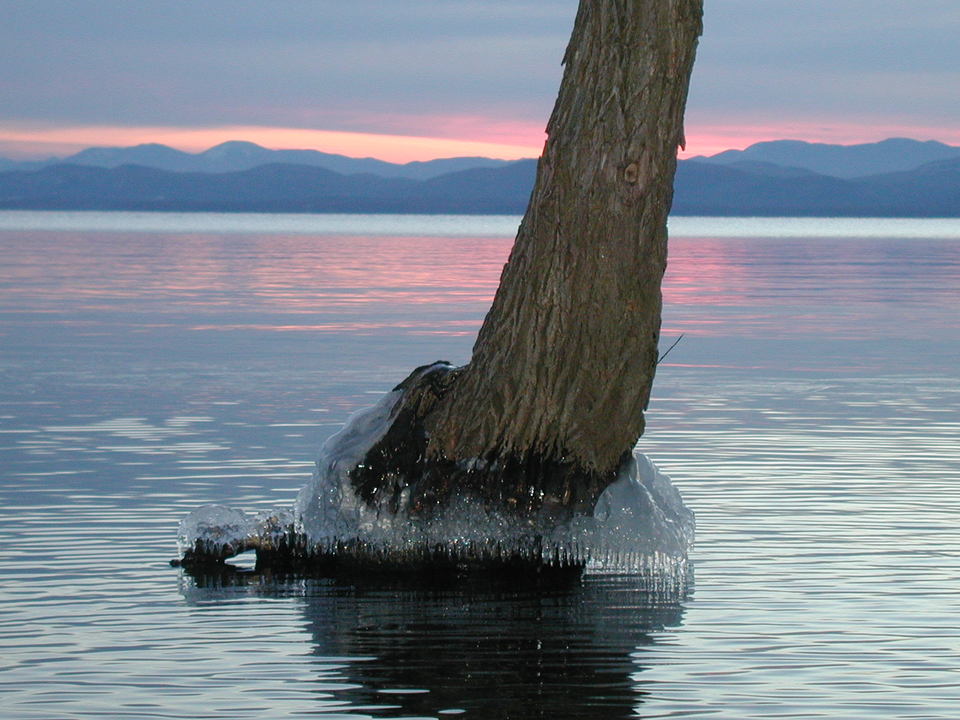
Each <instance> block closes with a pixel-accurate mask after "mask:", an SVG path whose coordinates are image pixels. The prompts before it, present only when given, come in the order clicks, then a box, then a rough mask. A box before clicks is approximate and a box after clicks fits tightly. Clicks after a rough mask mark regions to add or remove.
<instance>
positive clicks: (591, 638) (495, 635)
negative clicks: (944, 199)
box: [0, 212, 960, 720]
mask: <svg viewBox="0 0 960 720" xmlns="http://www.w3.org/2000/svg"><path fill="white" fill-rule="evenodd" d="M517 220H518V219H517V218H497V217H493V218H489V217H487V218H485V217H410V216H407V217H398V216H366V217H364V216H239V215H228V216H225V215H204V214H197V215H163V214H128V213H17V212H4V213H0V258H2V262H0V379H2V382H0V559H2V565H0V670H2V672H0V707H2V708H3V710H2V715H3V717H5V718H11V719H14V718H16V719H19V718H44V719H49V718H213V717H232V718H302V717H315V716H319V717H328V718H443V717H466V718H538V717H544V718H547V717H549V718H591V717H597V718H600V717H603V718H635V717H644V718H664V717H670V718H680V717H713V718H723V719H727V718H729V719H730V720H743V719H746V718H850V719H851V720H854V719H857V720H860V719H862V718H868V717H877V718H885V719H887V718H903V719H907V718H911V719H920V718H923V719H934V718H943V719H946V718H951V719H952V718H956V717H957V707H958V706H960V630H958V624H960V623H958V617H960V382H958V381H960V222H958V221H955V220H939V221H938V220H920V221H915V220H842V221H839V220H817V219H802V220H801V219H762V220H758V219H746V220H737V219H710V218H675V219H673V220H671V236H672V237H671V250H670V267H669V270H668V273H667V277H666V279H665V286H664V295H665V314H664V330H663V338H664V343H669V342H672V341H673V340H674V339H675V338H676V337H678V336H679V335H681V334H683V336H684V337H683V340H682V341H681V342H680V343H679V345H677V347H676V348H675V349H674V350H673V351H672V352H671V354H670V355H669V357H668V358H667V359H666V361H665V362H664V363H663V364H662V365H661V366H660V368H659V372H658V376H657V381H656V385H655V387H654V392H653V401H652V404H651V408H650V412H649V416H648V431H647V434H646V435H645V436H644V437H643V438H642V439H641V447H642V449H643V450H644V452H646V453H647V454H648V455H650V456H651V457H652V458H653V459H654V460H655V462H657V464H658V465H659V466H660V467H661V468H662V469H663V470H664V471H666V472H667V473H668V474H669V475H670V476H671V477H672V478H673V480H674V483H675V484H676V485H677V486H678V487H679V488H680V490H681V492H682V493H683V495H684V497H685V499H686V501H687V504H688V505H689V506H690V507H691V508H692V509H693V510H695V511H696V513H697V525H698V539H697V545H696V547H695V549H694V551H693V553H692V560H693V564H694V569H695V582H694V584H693V586H692V587H691V588H690V590H689V592H688V593H687V594H686V595H685V596H684V597H674V596H670V597H664V596H658V595H655V594H650V593H647V592H644V590H643V588H642V587H639V586H638V584H637V583H636V582H634V581H632V580H631V579H630V578H610V577H586V578H584V580H583V581H582V582H581V583H579V584H575V585H569V586H559V587H548V588H527V587H518V586H511V585H508V584H503V583H500V584H496V583H494V584H491V583H478V582H465V583H461V584H458V585H451V586H440V587H422V586H417V585H415V584H411V583H398V582H387V581H379V580H378V579H377V578H369V579H368V580H365V581H363V582H353V583H349V582H343V581H339V582H335V581H330V580H316V579H312V580H311V579H302V578H301V579H298V578H274V577H263V576H251V575H240V576H236V577H230V576H224V577H200V578H193V577H190V576H188V575H186V574H184V573H182V572H181V571H180V570H178V569H174V568H171V567H169V565H168V560H169V559H170V558H171V557H173V556H174V555H175V552H176V549H175V540H176V527H177V523H178V522H179V520H180V519H181V518H182V517H183V516H184V515H185V514H186V513H187V512H189V511H190V510H192V509H193V508H195V507H197V506H199V505H202V504H204V503H209V502H216V503H224V504H228V505H231V506H235V507H240V508H243V509H246V510H257V509H262V508H267V507H273V506H276V505H288V504H290V503H292V501H293V499H294V497H295V495H296V492H297V491H298V490H299V488H300V487H301V486H302V485H303V484H304V483H305V482H306V480H307V479H308V477H309V474H310V470H311V465H312V462H313V459H314V457H315V455H316V452H317V449H318V448H319V446H320V444H321V442H322V441H323V439H324V438H325V437H327V436H328V435H329V434H331V433H332V432H334V431H335V430H336V429H337V428H338V427H340V425H341V424H342V423H343V421H344V420H345V419H346V418H347V417H348V415H349V414H350V413H351V412H353V411H354V410H356V409H358V408H361V407H364V406H366V405H370V404H372V403H373V402H374V401H375V400H376V398H377V397H379V396H380V395H381V394H382V393H383V392H384V391H386V390H388V389H389V388H390V387H392V386H393V385H394V384H395V383H396V382H398V381H399V380H400V379H402V378H403V377H404V376H405V375H406V374H407V373H408V372H409V370H410V369H412V368H413V367H415V366H417V365H421V364H423V363H425V362H429V361H432V360H436V359H445V360H449V361H451V362H455V363H460V362H464V361H465V360H466V359H467V358H468V356H469V352H470V348H471V345H472V342H473V338H474V335H475V333H476V331H477V329H478V328H479V325H480V322H481V320H482V318H483V315H484V313H485V312H486V309H487V307H488V305H489V302H490V299H491V297H492V295H493V292H494V290H495V288H496V284H497V281H498V278H499V273H500V269H501V267H502V264H503V262H504V261H505V259H506V256H507V254H508V252H509V248H510V244H511V242H512V235H513V233H514V231H515V229H516V224H517Z"/></svg>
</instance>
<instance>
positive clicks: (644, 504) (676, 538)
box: [179, 391, 694, 584]
mask: <svg viewBox="0 0 960 720" xmlns="http://www.w3.org/2000/svg"><path fill="white" fill-rule="evenodd" d="M401 398H402V392H401V391H394V392H391V393H388V394H387V395H385V396H384V397H383V398H382V399H381V400H380V402H378V403H377V404H376V405H374V406H373V407H370V408H367V409H365V410H362V411H360V412H358V413H356V414H354V415H353V416H352V417H351V418H350V420H349V421H348V422H347V423H346V425H345V426H344V427H343V429H342V430H340V432H338V433H337V434H335V435H334V436H332V437H331V438H329V439H328V440H327V442H326V443H324V445H323V447H322V448H321V450H320V454H319V458H318V460H317V463H316V468H315V470H314V474H313V478H312V479H311V481H310V482H309V483H308V484H307V485H306V486H305V487H304V488H303V489H302V490H301V491H300V493H299V495H298V497H297V500H296V503H295V505H294V507H293V508H292V511H289V510H275V511H272V512H265V513H261V514H260V515H257V516H253V515H248V514H247V513H244V512H243V511H242V510H237V509H234V508H226V507H221V506H216V505H207V506H204V507H201V508H199V509H197V510H195V511H194V512H192V513H191V514H190V515H189V516H187V517H186V518H185V519H184V520H183V521H182V522H181V524H180V533H179V547H180V554H181V557H182V558H184V559H190V557H191V555H192V556H193V557H198V558H203V557H205V558H212V559H215V560H216V559H223V558H226V557H230V556H231V555H234V554H237V553H240V552H243V551H244V550H247V549H250V548H255V549H257V550H258V551H264V550H266V551H269V550H276V549H280V550H281V551H282V552H289V551H294V552H296V553H300V554H302V557H303V559H305V560H307V561H309V559H310V558H311V557H320V556H326V557H331V556H337V555H341V556H343V555H349V556H352V557H358V558H360V559H362V560H368V561H374V562H386V563H393V562H395V563H399V564H403V563H404V562H408V561H422V560H424V559H429V558H442V559H444V560H452V561H454V562H457V561H459V560H463V561H464V562H467V561H474V562H476V561H479V562H483V561H485V560H490V561H495V562H496V561H504V560H507V561H509V560H514V559H521V560H524V559H525V560H529V561H533V562H535V563H543V564H546V565H555V566H582V567H584V568H585V569H586V570H587V571H588V572H591V573H617V574H641V575H645V576H649V577H651V578H659V579H663V580H665V581H666V582H668V583H671V584H678V583H684V582H685V581H686V574H687V552H688V550H689V548H690V547H691V546H692V543H693V539H694V517H693V513H692V512H691V511H690V510H689V509H688V508H687V507H686V506H685V505H684V503H683V500H682V498H681V497H680V493H679V492H678V491H677V489H676V488H675V487H674V486H673V485H672V484H671V482H670V480H669V478H667V476H666V475H664V474H663V473H661V472H660V471H659V470H658V469H657V467H656V466H655V465H654V464H653V462H652V461H651V460H650V459H649V458H647V457H646V456H645V455H643V454H642V453H640V452H637V451H634V453H633V455H632V456H631V457H630V458H629V459H628V460H627V461H626V462H625V463H624V465H623V467H622V468H621V471H620V474H619V477H618V478H617V480H616V481H615V482H613V483H612V484H611V485H610V486H608V487H607V488H606V490H604V492H603V493H602V494H601V495H600V497H599V498H598V500H597V502H596V505H595V507H594V509H593V512H592V513H591V514H590V515H580V516H574V517H573V518H572V519H571V520H569V521H564V522H559V521H557V520H556V519H550V518H548V517H545V516H541V515H537V516H533V517H520V516H518V515H516V514H513V513H501V512H496V511H492V510H490V509H489V507H487V506H486V505H485V504H484V503H483V502H482V501H480V500H477V499H475V498H472V497H469V496H462V497H457V498H454V500H453V501H452V502H451V503H450V504H449V505H448V506H446V507H445V508H444V509H443V510H442V511H441V512H438V513H436V514H434V515H432V516H430V517H424V518H411V517H408V516H407V515H405V514H404V513H393V512H389V511H386V510H380V509H379V508H376V507H371V506H370V505H368V504H367V503H365V502H364V501H363V500H362V499H361V498H359V497H358V496H357V494H356V493H355V492H354V489H353V484H352V482H351V479H350V472H351V471H352V470H353V469H354V468H355V467H356V466H357V465H358V463H360V462H362V460H363V458H364V457H365V456H366V454H367V451H368V450H369V449H370V448H371V447H372V446H374V445H375V444H376V443H377V442H378V441H379V440H381V439H382V438H383V437H384V435H385V434H386V432H387V431H388V429H389V428H390V425H391V423H392V422H393V420H394V417H395V411H396V410H397V408H398V407H399V406H400V404H401V403H400V400H401ZM402 505H403V503H401V506H402Z"/></svg>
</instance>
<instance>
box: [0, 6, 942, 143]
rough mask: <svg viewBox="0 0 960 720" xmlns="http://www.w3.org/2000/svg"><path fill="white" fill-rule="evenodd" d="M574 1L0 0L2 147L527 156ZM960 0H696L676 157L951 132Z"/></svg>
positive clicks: (545, 109) (556, 76) (554, 80)
mask: <svg viewBox="0 0 960 720" xmlns="http://www.w3.org/2000/svg"><path fill="white" fill-rule="evenodd" d="M576 7H577V2H576V0H485V1H483V2H481V1H480V0H350V1H349V2H343V0H269V1H267V2H265V1H264V0H258V1H256V2H254V1H251V0H202V1H197V0H190V1H185V0H165V1H164V2H146V1H143V0H29V1H28V2H26V1H23V0H0V13H2V15H0V16H2V17H3V18H4V21H3V23H2V25H0V68H3V72H2V73H0V155H3V156H7V157H27V156H47V155H53V154H66V153H70V152H74V151H76V150H79V149H81V148H82V147H87V146H90V145H132V144H137V143H140V142H151V141H152V142H163V143H166V144H169V145H172V146H174V147H178V148H181V149H184V150H190V151H197V150H202V149H205V148H207V147H210V146H211V145H214V144H217V143H219V142H222V141H225V140H230V139H237V140H250V141H253V142H258V143H260V144H262V145H265V146H267V147H273V148H281V147H301V148H305V147H312V148H315V149H318V150H324V151H327V152H339V153H343V154H347V155H354V156H375V157H380V158H382V159H387V160H393V161H406V160H414V159H421V160H422V159H429V158H432V157H443V156H453V155H488V156H494V157H505V158H513V157H532V156H536V155H538V154H539V151H540V148H541V147H542V144H543V139H544V135H543V128H544V126H545V124H546V120H547V118H548V116H549V114H550V110H551V108H552V106H553V101H554V99H555V97H556V92H557V88H558V86H559V82H560V77H561V73H562V68H561V65H560V61H561V58H562V56H563V51H564V48H565V46H566V42H567V39H568V37H569V33H570V29H571V27H572V24H573V18H574V15H575V13H576ZM958 37H960V2H958V0H911V1H910V2H905V1H904V0H802V2H797V0H706V12H705V32H704V36H703V38H702V41H701V45H700V50H699V53H698V60H697V66H696V68H695V71H694V78H693V86H692V90H691V96H690V102H689V105H688V112H687V141H688V147H687V153H686V155H696V154H712V153H714V152H719V151H720V150H723V149H726V148H729V147H744V146H746V145H748V144H750V143H752V142H755V141H758V140H769V139H777V138H796V139H803V140H810V141H824V142H840V143H854V142H868V141H875V140H881V139H884V138H886V137H892V136H901V137H902V136H906V137H914V138H916V139H920V140H928V139H935V140H940V141H943V142H947V143H950V144H960V123H958V118H960V92H958V88H960V42H958V41H957V38H958Z"/></svg>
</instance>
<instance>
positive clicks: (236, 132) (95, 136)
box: [0, 126, 960, 164]
mask: <svg viewBox="0 0 960 720" xmlns="http://www.w3.org/2000/svg"><path fill="white" fill-rule="evenodd" d="M718 130H720V129H719V128H718V129H716V130H714V131H713V132H712V133H711V132H709V131H708V132H707V133H703V134H697V133H688V142H687V147H686V149H685V150H681V151H679V152H678V156H679V157H680V158H681V159H690V158H693V157H704V156H706V157H710V156H713V155H715V154H718V153H721V152H726V151H728V150H744V149H746V148H747V147H750V146H752V145H755V144H757V143H762V142H777V141H795V142H805V143H810V144H826V145H840V146H853V145H864V144H874V143H879V142H884V141H886V140H894V139H908V140H914V141H916V142H939V143H942V144H945V145H950V143H949V142H945V141H943V140H939V139H934V138H931V137H929V134H930V130H932V129H931V128H885V129H884V131H881V132H877V133H875V135H874V137H873V138H866V137H863V136H862V135H861V136H860V137H858V138H855V139H854V138H825V137H823V134H821V133H809V134H808V133H796V132H790V131H789V130H787V131H786V132H785V133H783V134H779V135H778V134H775V131H774V130H773V129H772V128H759V127H757V128H749V129H747V130H748V132H747V133H744V134H743V135H741V136H740V137H735V136H734V135H733V133H730V132H723V131H719V132H718ZM791 130H795V128H791ZM861 130H862V128H861ZM878 130H879V128H878ZM911 130H913V132H911ZM750 131H753V132H750ZM764 131H766V132H764ZM826 134H827V135H831V134H834V133H826ZM837 134H839V133H837ZM944 134H946V135H949V134H950V133H944ZM541 135H542V136H543V137H544V138H545V137H546V135H545V134H544V133H541ZM747 135H749V136H747ZM918 135H919V136H921V137H917V136H918ZM811 136H813V137H811ZM880 136H882V137H880ZM923 136H926V137H923ZM511 139H512V140H515V139H516V136H514V138H511ZM843 140H846V141H843ZM229 143H249V144H252V145H257V146H259V147H261V148H264V149H266V150H273V151H276V150H308V151H309V150H313V151H316V152H322V153H327V154H333V155H342V156H344V157H348V158H351V159H374V160H380V161H382V162H388V163H396V164H407V163H411V162H429V161H431V160H439V159H446V158H462V157H483V158H489V159H497V160H506V161H510V160H526V159H536V158H538V157H539V156H540V151H541V149H542V142H541V144H540V145H534V144H533V143H524V144H520V143H518V142H510V143H502V142H494V141H491V140H460V139H454V138H444V137H428V136H414V135H394V134H386V133H363V132H346V131H329V130H305V129H296V128H293V129H291V128H272V127H257V126H224V127H220V128H199V129H197V128H172V127H156V126H154V127H140V128H118V127H108V126H84V127H73V128H56V129H42V130H36V129H34V130H23V129H4V128H2V127H0V157H3V158H5V159H8V160H12V161H14V162H30V161H49V160H51V159H56V160H60V159H64V158H66V157H70V156H72V155H75V154H77V153H78V152H81V151H83V150H89V149H94V148H97V149H101V148H102V149H129V148H133V147H138V146H143V145H162V146H165V147H169V148H171V149H174V150H178V151H180V152H184V153H188V154H194V155H197V154H202V153H204V152H207V151H209V150H211V149H214V148H216V147H219V146H222V145H225V144H229ZM954 147H960V146H954Z"/></svg>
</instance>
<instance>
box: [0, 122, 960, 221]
mask: <svg viewBox="0 0 960 720" xmlns="http://www.w3.org/2000/svg"><path fill="white" fill-rule="evenodd" d="M761 145H763V146H764V147H760V149H758V150H751V149H750V148H748V150H746V151H737V152H738V153H739V154H734V155H726V161H725V162H718V161H717V160H716V158H701V159H695V160H686V161H682V162H680V163H679V166H678V170H677V177H676V183H675V191H676V192H675V196H674V204H673V212H674V214H676V215H740V216H746V215H766V216H776V215H787V216H789V215H799V216H816V215H823V216H880V217H898V216H899V217H913V216H916V217H960V152H958V153H956V154H955V156H954V157H951V158H948V159H939V160H936V161H934V162H928V163H924V164H921V165H919V166H913V167H910V168H909V169H906V170H898V171H895V172H883V173H876V174H868V175H864V176H858V177H854V178H843V177H837V176H832V175H827V174H824V173H819V172H815V171H813V170H810V169H808V168H805V167H802V166H801V165H799V164H797V162H796V161H797V160H798V158H797V157H796V156H795V155H791V154H789V153H786V149H785V148H786V147H787V146H790V147H793V148H794V149H795V150H796V149H797V148H796V147H795V145H796V144H793V143H790V142H787V143H786V145H782V144H778V143H762V144H761ZM800 145H802V146H809V145H810V144H809V143H800ZM771 146H775V147H776V148H779V149H778V150H777V152H781V153H786V155H784V157H785V162H790V163H793V164H787V165H781V164H778V163H774V162H772V161H770V160H763V159H756V158H753V159H751V157H752V156H754V155H757V154H759V155H761V156H764V157H765V155H764V154H763V153H767V154H768V155H769V153H768V152H767V151H769V150H770V148H771ZM881 146H882V147H881ZM917 146H922V148H923V149H922V151H921V150H918V148H917ZM754 147H759V146H754ZM825 147H828V148H830V147H831V146H825ZM832 147H833V148H834V149H835V148H836V146H832ZM860 147H861V148H866V147H867V146H860ZM870 147H872V148H873V150H875V151H877V152H880V153H881V154H882V153H890V152H891V151H892V149H893V148H897V147H901V148H906V149H908V150H909V152H906V151H905V155H904V157H902V158H901V159H900V160H899V161H898V163H899V165H909V164H911V163H912V162H913V161H914V160H916V158H917V157H919V156H920V155H922V154H923V153H934V154H951V153H952V152H953V151H955V150H960V149H958V148H952V147H950V146H948V145H942V144H941V143H918V142H916V141H899V140H891V141H886V142H884V143H875V144H874V145H872V146H870ZM822 149H823V148H821V150H822ZM847 149H848V150H849V149H850V148H847ZM761 151H763V152H761ZM818 152H819V151H818ZM825 152H826V151H825ZM830 152H833V150H830ZM863 152H864V153H866V151H865V150H864V151H863ZM278 153H279V156H280V157H285V158H289V159H291V160H296V159H298V158H300V157H301V155H300V153H306V155H307V157H308V158H310V159H312V160H317V159H318V156H323V157H324V158H338V157H341V158H342V156H332V155H324V154H323V153H315V152H314V151H270V150H265V149H264V148H261V147H259V146H258V145H254V144H252V143H225V144H223V145H218V146H217V147H215V148H211V149H210V150H208V151H206V152H205V153H199V154H197V155H191V154H189V153H180V152H179V151H177V150H173V149H171V148H168V147H165V146H163V145H141V146H137V147H136V148H126V149H124V150H123V151H117V150H115V149H104V148H93V149H90V150H87V151H84V152H83V153H79V154H78V155H82V156H83V157H84V158H86V160H87V161H88V162H89V163H91V164H85V165H84V164H57V165H49V166H46V167H41V168H40V169H35V168H34V169H20V170H12V171H5V172H0V208H6V209H60V210H81V209H82V210H178V211H193V210H208V211H223V212H235V211H247V212H356V213H477V214H483V213H505V214H519V213H522V212H523V211H524V209H525V208H526V205H527V200H528V198H529V196H530V191H531V189H532V188H533V181H534V176H535V173H536V161H535V160H519V161H515V162H509V163H508V162H503V161H491V162H495V165H494V166H493V167H468V168H466V169H460V168H459V167H458V166H459V165H460V164H461V163H469V162H470V161H472V160H473V159H471V158H459V159H457V160H456V161H433V163H420V164H414V163H411V165H418V166H423V167H426V166H430V168H429V170H430V172H433V171H436V170H437V169H438V168H442V167H452V168H454V171H452V172H445V173H442V174H440V175H431V176H429V177H427V178H425V179H418V178H411V177H397V176H391V177H387V176H383V175H381V174H375V173H372V172H361V173H356V172H350V173H343V172H338V171H335V170H332V169H329V168H324V167H318V166H316V165H310V164H304V163H297V162H286V163H267V164H255V163H258V162H259V160H260V159H262V158H275V157H278ZM910 153H913V154H910ZM826 154H829V153H826ZM826 154H822V155H821V156H820V157H826ZM841 154H842V153H841ZM131 156H132V157H136V158H137V159H139V160H140V161H141V163H161V162H162V163H166V164H168V165H170V166H173V167H184V165H182V164H178V163H186V166H191V164H196V163H200V162H201V161H202V162H203V163H205V164H204V167H208V168H209V167H214V166H215V165H216V163H220V164H221V165H222V166H227V167H234V166H239V167H241V168H242V169H239V170H231V171H225V172H218V173H214V172H210V171H203V172H200V171H196V170H192V171H183V170H176V171H175V170H170V169H161V168H157V167H148V166H146V165H145V164H126V165H120V166H107V167H103V166H98V165H96V163H101V164H107V165H109V163H112V162H115V161H117V160H118V159H119V158H121V157H131ZM201 156H204V157H202V158H201ZM867 156H869V157H870V158H872V159H871V160H870V163H873V164H874V165H876V164H877V163H880V160H879V159H878V158H879V155H870V153H866V155H864V157H867ZM837 157H839V155H838V156H837ZM911 158H912V159H911ZM342 159H343V160H344V161H345V162H344V165H345V166H346V167H348V168H349V167H357V165H356V163H360V167H379V166H380V165H386V166H389V167H391V168H393V169H394V170H396V169H397V168H408V169H409V167H410V166H409V165H408V166H399V165H391V164H390V163H382V162H381V161H378V160H354V159H351V158H342ZM799 159H800V160H802V158H799ZM346 161H349V162H346ZM804 162H807V161H806V160H804ZM864 162H866V161H864ZM891 162H892V160H890V159H889V158H887V159H886V160H884V161H883V163H886V165H887V166H888V165H889V164H890V163H891ZM251 163H253V164H254V166H253V167H244V166H245V165H250V164H251ZM369 163H372V164H373V165H369ZM436 163H446V164H440V165H438V164H436ZM807 164H812V163H811V162H807ZM868 164H869V163H868ZM419 169H422V168H419ZM427 174H428V175H429V172H428V173H427Z"/></svg>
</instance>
